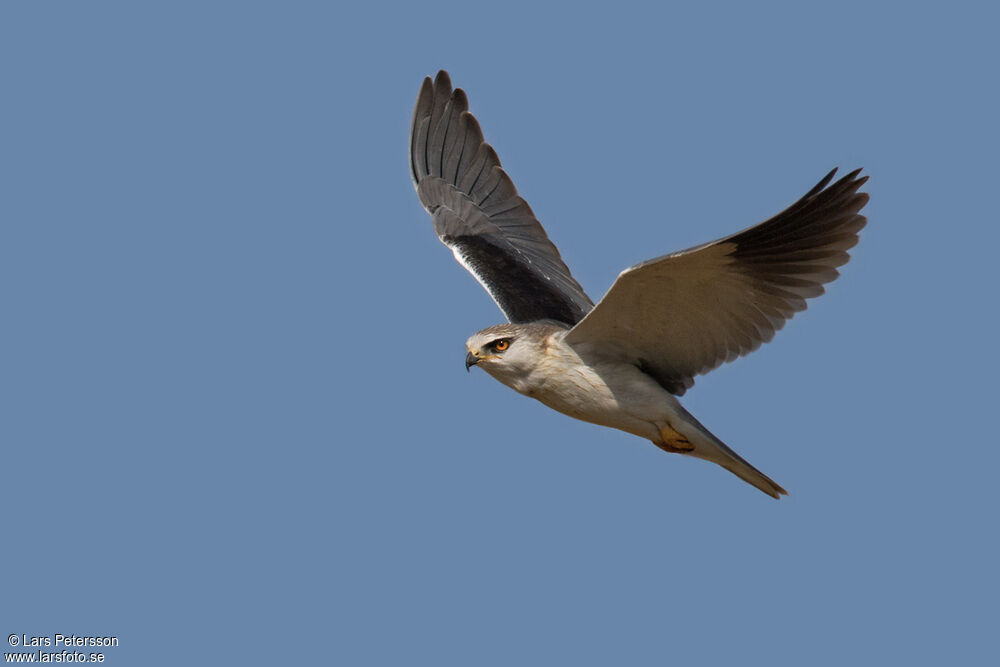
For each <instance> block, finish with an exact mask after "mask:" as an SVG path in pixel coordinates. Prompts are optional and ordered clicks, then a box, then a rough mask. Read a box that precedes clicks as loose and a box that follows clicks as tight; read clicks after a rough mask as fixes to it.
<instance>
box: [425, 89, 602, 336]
mask: <svg viewBox="0 0 1000 667" xmlns="http://www.w3.org/2000/svg"><path fill="white" fill-rule="evenodd" d="M468 109H469V101H468V99H466V97H465V91H463V90H462V89H461V88H458V89H456V90H455V91H452V88H451V80H450V79H449V78H448V73H447V72H445V71H443V70H442V71H440V72H438V74H437V77H436V78H435V79H434V82H433V83H431V79H430V77H427V78H426V79H424V83H423V86H422V87H421V88H420V94H419V96H418V97H417V105H416V108H415V109H414V110H413V123H412V125H411V126H410V170H411V172H412V175H413V183H414V185H415V186H416V188H417V196H418V197H420V203H421V204H423V205H424V208H426V209H427V212H428V213H430V214H431V220H432V221H433V223H434V231H435V232H437V235H438V238H440V239H441V241H442V242H443V243H444V244H445V245H447V246H448V247H449V248H451V250H452V252H453V253H454V254H455V258H456V259H457V260H458V261H459V262H461V264H462V266H464V267H465V268H466V269H468V270H469V272H470V273H472V275H474V276H475V277H476V279H477V280H478V281H479V282H480V283H481V284H482V285H483V287H485V288H486V291H487V292H489V294H490V296H492V297H493V300H494V301H496V302H497V305H498V306H500V309H501V310H502V311H503V312H504V315H506V316H507V319H508V320H510V321H511V322H533V321H536V320H543V319H552V320H557V321H559V322H565V323H566V324H570V325H572V324H576V323H577V322H578V321H580V320H581V319H582V318H583V316H584V315H585V314H586V313H587V312H588V311H589V310H590V309H591V308H593V305H594V304H593V302H592V301H591V300H590V297H588V296H587V295H586V293H585V292H584V291H583V288H582V287H580V284H579V283H577V282H576V280H574V279H573V276H572V275H570V272H569V268H567V266H566V264H565V263H563V261H562V258H561V257H560V256H559V251H558V250H556V247H555V246H554V245H553V244H552V242H551V241H550V240H549V237H548V235H547V234H546V233H545V230H544V229H543V228H542V225H541V224H539V222H538V220H536V219H535V214H534V213H532V212H531V207H530V206H528V203H527V202H526V201H524V200H523V199H521V198H520V197H519V196H518V194H517V189H516V188H515V187H514V183H513V182H511V180H510V177H509V176H507V174H506V172H504V170H503V169H502V168H501V167H500V159H499V158H498V157H497V154H496V152H495V151H494V150H493V148H492V147H491V146H490V145H489V144H487V143H486V142H485V141H483V132H482V130H480V129H479V123H478V122H476V119H475V117H473V115H472V114H470V113H469V111H468Z"/></svg>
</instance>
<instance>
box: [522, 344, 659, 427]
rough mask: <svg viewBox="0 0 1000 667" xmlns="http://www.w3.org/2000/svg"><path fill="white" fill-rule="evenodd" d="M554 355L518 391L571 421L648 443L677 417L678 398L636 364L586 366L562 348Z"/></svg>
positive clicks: (595, 362) (590, 361)
mask: <svg viewBox="0 0 1000 667" xmlns="http://www.w3.org/2000/svg"><path fill="white" fill-rule="evenodd" d="M554 347H555V346H554ZM550 349H551V348H550ZM552 351H553V352H555V353H554V354H550V355H548V356H547V357H546V360H545V362H544V363H542V364H539V366H538V368H536V369H535V370H534V371H533V372H532V373H530V374H529V375H528V377H527V378H525V379H524V380H525V381H524V382H522V383H519V384H520V386H515V387H514V389H516V390H517V391H519V392H521V393H522V394H525V395H526V396H531V397H532V398H536V399H538V400H539V401H541V402H542V403H544V404H545V405H547V406H549V407H550V408H552V409H553V410H558V411H559V412H562V413H563V414H566V415H569V416H570V417H575V418H576V419H580V420H583V421H587V422H591V423H594V424H600V425H602V426H609V427H611V428H616V429H619V430H622V431H625V432H627V433H633V434H635V435H638V436H640V437H643V438H647V439H650V440H657V439H659V425H662V424H664V423H666V422H668V421H671V418H672V417H674V416H676V415H677V414H678V411H677V409H676V407H677V406H678V403H677V399H676V398H674V396H673V395H671V394H670V393H669V392H667V391H666V390H665V389H663V388H662V387H661V386H660V385H659V384H657V383H656V381H655V380H653V378H651V377H649V376H648V375H646V374H645V373H643V372H642V371H640V370H639V369H638V368H636V367H635V366H633V365H631V364H626V363H620V362H617V361H609V360H603V361H602V360H595V359H588V360H587V361H586V362H585V361H584V360H582V359H581V358H580V357H579V356H577V354H576V353H575V352H574V351H573V350H572V349H570V348H568V347H564V346H562V345H559V346H558V348H557V349H555V350H552Z"/></svg>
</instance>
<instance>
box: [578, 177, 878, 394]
mask: <svg viewBox="0 0 1000 667" xmlns="http://www.w3.org/2000/svg"><path fill="white" fill-rule="evenodd" d="M836 171H837V170H836V169H834V170H833V171H831V172H830V173H829V174H827V175H826V177H825V178H824V179H823V180H822V181H820V182H819V183H818V184H817V185H816V187H814V188H813V189H812V190H810V191H809V192H808V193H807V194H806V195H805V196H804V197H802V199H800V200H799V201H797V202H795V203H794V204H792V205H791V206H790V207H788V208H787V209H785V210H784V211H782V212H781V213H779V214H778V215H776V216H774V217H773V218H771V219H770V220H767V221H766V222H762V223H760V224H759V225H756V226H754V227H750V228H749V229H745V230H743V231H742V232H739V233H737V234H734V235H733V236H729V237H727V238H724V239H720V240H718V241H714V242H712V243H708V244H705V245H702V246H698V247H696V248H691V249H690V250H685V251H683V252H679V253H675V254H673V255H666V256H664V257H659V258H657V259H652V260H649V261H647V262H643V263H641V264H637V265H635V266H633V267H631V268H629V269H626V270H625V271H623V272H622V274H621V275H619V276H618V279H617V280H616V281H615V283H614V284H613V285H612V286H611V289H610V290H608V293H607V294H606V295H605V296H604V298H603V299H601V301H600V302H599V303H598V304H597V306H595V307H594V309H593V310H592V311H590V313H589V314H588V315H587V316H586V317H585V318H584V319H583V320H582V321H581V322H580V323H579V324H577V325H576V326H575V327H574V328H573V329H572V330H571V331H570V332H569V333H568V334H567V335H566V339H565V340H566V342H567V343H569V344H570V345H582V344H593V345H599V346H601V347H605V348H607V349H608V350H609V351H614V352H615V353H617V354H621V355H623V356H624V358H626V359H629V360H630V361H632V362H634V363H636V364H637V365H639V366H640V368H642V369H643V370H644V371H645V372H646V373H648V374H649V375H652V376H653V377H655V378H656V379H657V381H658V382H659V383H660V384H661V385H662V386H663V387H664V388H665V389H667V390H668V391H670V392H671V393H674V394H677V395H678V396H679V395H681V394H683V393H684V392H685V391H686V390H687V389H688V388H689V387H690V386H691V385H693V384H694V376H695V375H700V374H702V373H707V372H708V371H710V370H712V369H713V368H716V367H717V366H719V365H720V364H722V363H723V362H726V361H732V360H733V359H736V358H737V357H741V356H743V355H745V354H748V353H750V352H752V351H753V350H756V349H757V348H758V347H760V345H761V343H766V342H768V341H770V340H771V339H772V338H773V337H774V334H775V332H776V331H777V330H778V329H780V328H781V327H782V326H784V324H785V321H786V320H788V319H790V318H791V317H792V316H793V315H794V314H795V313H796V312H798V311H800V310H805V308H806V302H805V300H806V299H809V298H812V297H815V296H819V295H820V294H822V293H823V291H824V290H823V285H824V284H825V283H828V282H830V281H832V280H834V279H835V278H836V277H837V276H838V275H839V274H838V273H837V269H836V267H838V266H841V265H843V264H845V263H847V261H848V260H849V259H850V257H849V255H848V254H847V250H848V249H849V248H851V247H853V246H854V244H856V243H857V242H858V231H860V230H861V228H862V227H864V226H865V222H866V220H865V217H864V216H863V215H859V213H858V212H859V211H860V210H861V209H862V208H863V207H864V205H865V203H866V202H867V201H868V195H867V194H865V193H863V192H861V193H859V192H858V188H860V187H861V185H862V184H864V182H865V181H867V180H868V177H867V176H865V177H862V178H859V177H858V174H859V173H860V171H861V170H860V169H858V170H857V171H853V172H851V173H850V174H848V175H847V176H845V177H843V178H842V179H840V180H839V181H837V182H836V183H834V184H833V185H831V186H830V187H827V185H828V184H829V183H830V181H831V179H832V178H833V175H834V174H835V173H836Z"/></svg>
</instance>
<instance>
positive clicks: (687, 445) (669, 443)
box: [655, 424, 694, 454]
mask: <svg viewBox="0 0 1000 667" xmlns="http://www.w3.org/2000/svg"><path fill="white" fill-rule="evenodd" d="M660 437H661V438H663V442H662V443H660V442H657V443H655V444H656V446H657V447H659V448H660V449H664V450H666V451H668V452H677V453H679V454H684V453H686V452H690V451H692V450H693V449H694V445H692V444H691V441H690V440H688V439H687V438H685V437H684V436H683V435H681V434H680V433H678V432H677V431H675V430H674V429H673V428H672V427H671V426H670V424H667V425H666V426H664V427H663V428H661V429H660Z"/></svg>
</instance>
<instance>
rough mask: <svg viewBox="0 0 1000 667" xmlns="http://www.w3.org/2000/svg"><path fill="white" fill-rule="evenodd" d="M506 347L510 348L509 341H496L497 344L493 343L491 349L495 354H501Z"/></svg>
mask: <svg viewBox="0 0 1000 667" xmlns="http://www.w3.org/2000/svg"><path fill="white" fill-rule="evenodd" d="M508 347H510V341H509V340H498V341H497V342H495V343H493V349H494V350H496V351H497V352H503V351H504V350H506V349H507V348H508Z"/></svg>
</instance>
